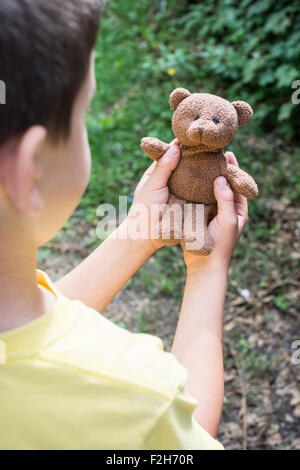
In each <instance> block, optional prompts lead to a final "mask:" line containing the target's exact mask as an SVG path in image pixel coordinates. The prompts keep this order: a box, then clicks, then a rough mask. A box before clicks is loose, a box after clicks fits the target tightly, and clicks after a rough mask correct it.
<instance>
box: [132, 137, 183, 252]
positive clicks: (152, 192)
mask: <svg viewBox="0 0 300 470" xmlns="http://www.w3.org/2000/svg"><path fill="white" fill-rule="evenodd" d="M170 145H171V146H170V148H169V150H167V152H166V153H165V154H164V155H163V156H162V157H161V158H160V159H159V160H158V161H157V162H156V161H155V162H153V163H152V165H151V166H150V167H149V168H148V169H147V170H146V172H145V173H144V175H143V176H142V178H141V180H140V182H139V184H138V185H137V188H136V190H135V193H134V198H133V203H132V206H131V208H130V211H129V214H128V218H127V219H128V220H127V224H129V225H130V221H131V220H132V221H133V222H134V218H135V215H136V211H138V206H139V205H141V206H143V207H145V208H147V213H148V216H147V223H148V226H149V229H150V225H151V205H152V204H157V205H158V204H166V203H167V202H168V199H169V188H168V185H167V183H168V179H169V177H170V175H171V173H172V171H173V170H175V168H176V166H177V165H178V162H179V160H180V148H179V145H180V142H179V141H178V139H174V140H173V141H172V142H170ZM152 210H153V208H152ZM133 225H134V223H133ZM147 235H148V241H150V243H151V244H152V246H153V248H154V249H156V250H157V249H158V248H161V247H162V246H163V245H165V244H166V243H165V242H163V241H162V240H156V239H151V235H150V233H149V234H147Z"/></svg>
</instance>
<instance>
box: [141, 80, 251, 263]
mask: <svg viewBox="0 0 300 470" xmlns="http://www.w3.org/2000/svg"><path fill="white" fill-rule="evenodd" d="M170 106H171V109H172V110H173V111H174V113H173V117H172V128H173V132H174V135H175V136H176V137H177V138H178V140H179V141H180V143H181V154H182V156H181V159H180V162H179V164H178V166H177V168H176V169H175V170H174V171H173V173H172V175H171V177H170V179H169V182H168V186H169V189H170V198H169V205H170V206H173V205H174V204H176V203H177V204H179V205H180V206H181V207H184V205H185V204H186V203H187V202H188V203H194V204H193V205H196V204H205V207H204V226H203V227H198V228H197V230H201V228H202V229H203V233H204V242H203V243H202V244H201V246H197V245H196V246H193V249H189V248H187V242H188V241H192V240H193V237H194V235H193V234H192V233H190V232H189V230H188V229H186V228H184V230H183V237H182V238H181V239H180V240H178V241H179V242H180V243H181V245H182V246H183V247H185V248H187V249H188V250H189V251H193V252H195V253H197V254H199V255H207V254H209V253H210V252H211V251H212V249H213V242H212V240H211V238H210V236H209V233H208V229H207V227H208V223H209V221H210V220H211V218H212V217H213V216H214V215H215V214H216V199H215V196H214V191H213V183H214V180H215V179H216V178H217V177H218V176H224V177H225V178H226V179H227V181H228V182H229V183H230V184H231V187H232V189H233V190H234V191H236V192H238V193H240V194H242V195H243V196H245V197H247V198H249V199H252V198H254V197H256V196H257V194H258V190H257V185H256V183H255V181H254V180H253V178H252V177H251V176H249V175H248V174H247V173H246V172H244V171H243V170H241V169H240V168H237V167H235V166H233V165H231V164H229V163H228V162H227V160H226V158H225V155H224V151H223V147H224V146H226V145H228V144H229V142H230V141H231V140H232V139H233V137H234V136H235V134H236V132H237V130H238V127H239V126H244V125H245V124H247V122H249V121H250V119H251V117H252V114H253V112H252V109H251V107H250V105H249V104H248V103H246V102H244V101H234V102H232V103H230V102H229V101H227V100H225V99H223V98H221V97H219V96H215V95H211V94H208V93H193V94H191V93H190V92H189V91H188V90H185V89H184V88H176V89H175V90H174V91H173V92H172V93H171V96H170ZM141 147H142V149H143V150H144V151H145V152H146V153H147V154H148V155H149V157H150V158H152V159H153V160H158V159H159V158H160V157H161V156H162V155H163V154H164V153H165V152H166V151H167V150H168V148H169V144H166V143H165V142H162V141H161V140H159V139H156V138H154V137H145V138H143V139H142V142H141ZM189 210H192V211H193V210H196V208H194V209H193V207H190V208H189ZM193 220H194V213H193ZM167 223H169V224H170V222H168V221H167V220H166V221H164V217H163V218H162V221H161V223H160V227H159V228H158V229H157V233H158V236H159V238H161V239H163V233H164V224H167ZM182 223H183V225H184V218H183V219H182ZM194 228H195V227H194ZM170 236H171V241H170V242H171V243H172V241H173V243H174V240H176V234H175V233H174V227H171V234H170ZM198 245H199V244H198Z"/></svg>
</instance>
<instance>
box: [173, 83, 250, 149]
mask: <svg viewBox="0 0 300 470" xmlns="http://www.w3.org/2000/svg"><path fill="white" fill-rule="evenodd" d="M170 106H171V109H172V111H174V113H173V117H172V127H173V132H174V135H175V137H177V139H178V140H179V141H180V142H181V143H182V144H183V145H185V146H186V147H195V146H197V147H199V146H200V148H201V150H202V149H203V150H204V151H205V150H208V151H214V150H217V149H220V148H222V147H225V146H226V145H228V144H229V142H230V141H231V140H232V139H233V137H234V136H235V134H236V132H237V130H238V127H240V126H244V125H245V124H247V122H249V121H250V119H251V117H252V114H253V111H252V109H251V106H250V105H249V104H248V103H246V102H245V101H233V102H232V103H230V102H229V101H227V100H225V99H223V98H220V97H219V96H215V95H211V94H209V93H190V92H189V91H188V90H186V89H185V88H176V89H175V90H174V91H173V92H172V93H171V96H170Z"/></svg>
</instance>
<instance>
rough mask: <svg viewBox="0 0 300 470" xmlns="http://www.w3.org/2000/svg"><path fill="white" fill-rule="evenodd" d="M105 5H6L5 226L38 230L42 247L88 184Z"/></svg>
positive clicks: (1, 108) (18, 0) (0, 10)
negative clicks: (88, 125)
mask: <svg viewBox="0 0 300 470" xmlns="http://www.w3.org/2000/svg"><path fill="white" fill-rule="evenodd" d="M103 3H104V0H63V1H61V0H51V1H49V2H47V1H45V0H2V2H1V6H0V24H1V28H0V80H2V81H3V82H4V83H5V86H6V104H1V105H0V224H1V227H4V226H5V227H7V230H9V227H11V228H12V227H16V225H19V226H20V228H22V230H25V231H26V230H27V229H28V231H29V232H30V231H32V228H34V230H33V232H32V233H34V237H35V242H36V244H40V243H43V242H44V241H46V240H47V239H48V238H50V237H51V236H52V235H53V234H54V233H55V232H56V231H57V230H58V229H59V228H60V226H61V225H62V224H63V223H64V221H65V220H66V218H68V216H69V215H70V214H71V212H72V211H73V210H74V208H75V207H76V205H77V204H78V202H79V200H80V197H81V195H82V192H83V191H84V189H85V186H86V183H87V179H88V175H89V166H90V153H89V146H88V141H87V135H86V129H85V113H86V111H87V108H88V105H89V102H90V100H91V97H92V95H93V91H94V88H95V78H94V69H93V59H92V50H93V47H94V44H95V40H96V36H97V31H98V25H99V17H100V12H101V9H102V5H103ZM1 231H2V228H0V236H1Z"/></svg>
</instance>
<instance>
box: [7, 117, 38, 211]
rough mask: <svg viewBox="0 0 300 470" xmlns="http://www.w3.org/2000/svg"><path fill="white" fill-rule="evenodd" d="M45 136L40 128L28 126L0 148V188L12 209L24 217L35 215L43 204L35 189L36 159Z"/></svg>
mask: <svg viewBox="0 0 300 470" xmlns="http://www.w3.org/2000/svg"><path fill="white" fill-rule="evenodd" d="M46 135H47V131H46V129H45V128H44V127H42V126H32V127H30V128H29V129H27V130H26V131H25V132H24V134H22V135H21V136H20V137H15V138H12V139H10V140H9V141H8V142H6V143H5V144H4V145H3V147H2V148H0V184H1V186H2V189H3V191H4V193H6V195H7V196H8V197H9V198H10V200H11V202H12V203H13V204H14V206H15V207H16V208H17V209H18V210H19V211H20V212H23V213H25V214H35V213H39V212H40V211H41V210H42V208H43V200H42V196H41V194H40V191H39V189H38V187H37V185H36V182H37V179H38V177H39V175H38V166H37V161H36V156H37V154H38V152H39V149H40V146H41V144H42V142H43V141H44V139H45V137H46Z"/></svg>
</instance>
